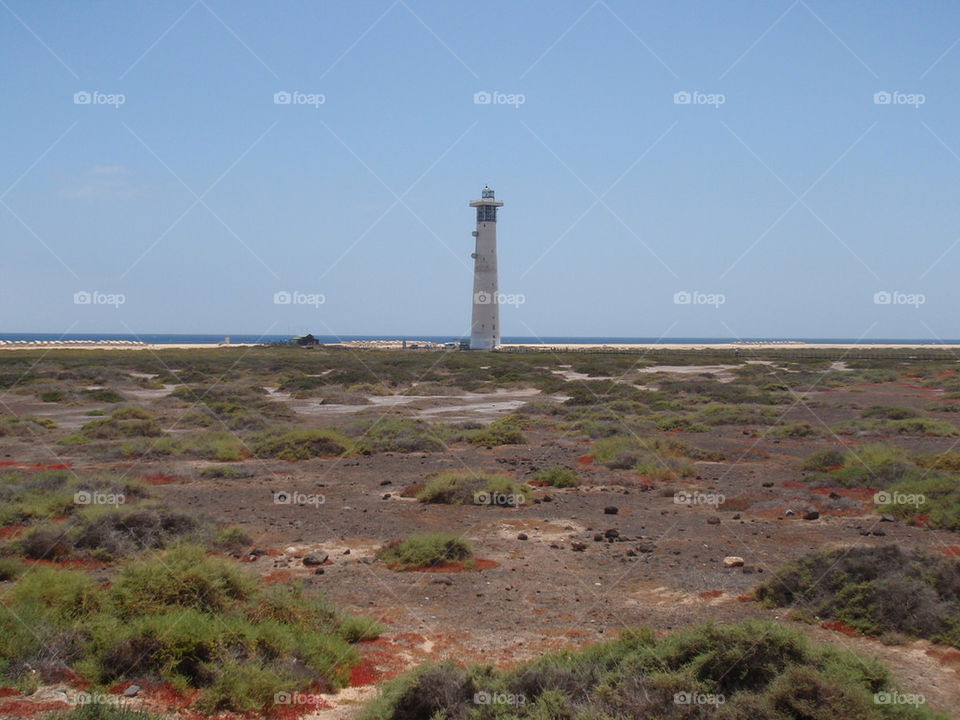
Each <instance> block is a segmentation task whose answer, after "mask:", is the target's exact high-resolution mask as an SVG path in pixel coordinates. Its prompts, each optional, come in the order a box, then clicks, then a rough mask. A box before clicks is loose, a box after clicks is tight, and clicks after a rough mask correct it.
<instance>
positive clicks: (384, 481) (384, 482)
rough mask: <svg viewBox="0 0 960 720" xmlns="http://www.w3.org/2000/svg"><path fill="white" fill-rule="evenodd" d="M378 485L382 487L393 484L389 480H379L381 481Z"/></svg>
mask: <svg viewBox="0 0 960 720" xmlns="http://www.w3.org/2000/svg"><path fill="white" fill-rule="evenodd" d="M380 485H381V486H383V485H393V482H392V481H390V480H381V481H380Z"/></svg>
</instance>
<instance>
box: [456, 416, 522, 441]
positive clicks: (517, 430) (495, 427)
mask: <svg viewBox="0 0 960 720" xmlns="http://www.w3.org/2000/svg"><path fill="white" fill-rule="evenodd" d="M525 423H526V421H525V420H524V419H523V418H522V417H521V416H519V415H507V416H505V417H502V418H499V419H498V420H494V421H493V422H491V423H490V424H489V425H487V426H486V427H485V428H480V429H479V430H468V431H467V432H465V433H464V434H463V439H465V440H466V441H467V442H469V443H470V444H472V445H485V446H488V447H496V446H499V445H526V444H527V438H526V436H525V435H524V434H523V426H524V424H525Z"/></svg>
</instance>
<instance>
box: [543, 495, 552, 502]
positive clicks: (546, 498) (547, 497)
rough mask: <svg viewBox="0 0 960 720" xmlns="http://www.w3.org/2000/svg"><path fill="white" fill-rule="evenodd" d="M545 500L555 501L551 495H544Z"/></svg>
mask: <svg viewBox="0 0 960 720" xmlns="http://www.w3.org/2000/svg"><path fill="white" fill-rule="evenodd" d="M543 501H544V502H553V498H552V497H550V496H549V495H544V496H543Z"/></svg>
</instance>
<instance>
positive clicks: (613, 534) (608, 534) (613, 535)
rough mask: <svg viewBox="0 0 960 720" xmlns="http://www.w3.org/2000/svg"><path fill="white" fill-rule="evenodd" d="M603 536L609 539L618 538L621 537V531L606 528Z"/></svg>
mask: <svg viewBox="0 0 960 720" xmlns="http://www.w3.org/2000/svg"><path fill="white" fill-rule="evenodd" d="M603 536H604V537H605V538H607V539H608V540H609V539H611V538H618V537H620V531H619V530H617V529H616V528H610V529H609V530H604V532H603Z"/></svg>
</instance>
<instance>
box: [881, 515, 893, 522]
mask: <svg viewBox="0 0 960 720" xmlns="http://www.w3.org/2000/svg"><path fill="white" fill-rule="evenodd" d="M893 521H894V518H893V515H886V514H884V515H881V516H880V522H893Z"/></svg>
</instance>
